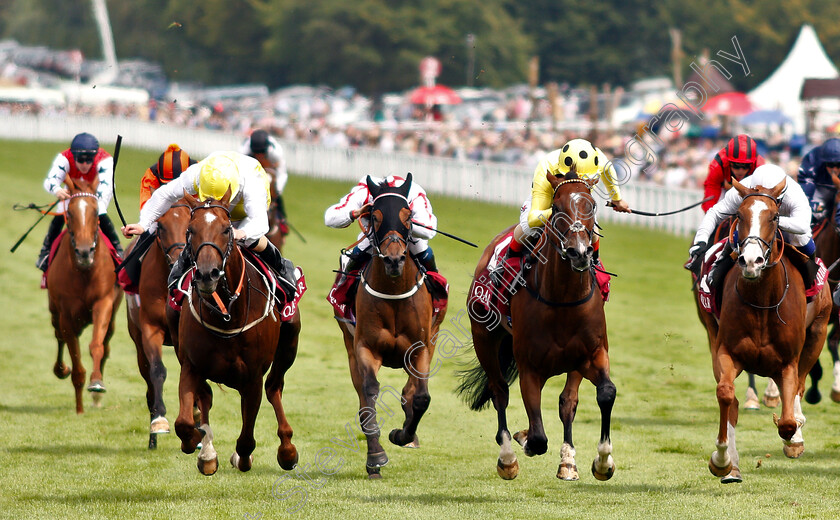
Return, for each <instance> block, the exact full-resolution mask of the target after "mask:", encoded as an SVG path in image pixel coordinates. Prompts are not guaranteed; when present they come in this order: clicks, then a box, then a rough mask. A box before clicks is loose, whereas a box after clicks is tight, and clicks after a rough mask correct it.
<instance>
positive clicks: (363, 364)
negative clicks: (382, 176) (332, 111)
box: [336, 173, 446, 479]
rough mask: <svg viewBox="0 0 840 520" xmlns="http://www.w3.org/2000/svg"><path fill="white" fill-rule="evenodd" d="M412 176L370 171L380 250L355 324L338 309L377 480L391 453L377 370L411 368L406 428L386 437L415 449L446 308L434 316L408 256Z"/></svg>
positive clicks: (364, 280)
mask: <svg viewBox="0 0 840 520" xmlns="http://www.w3.org/2000/svg"><path fill="white" fill-rule="evenodd" d="M411 182H412V176H411V173H409V174H408V175H407V176H406V179H405V182H404V183H403V184H402V185H401V186H399V187H389V186H387V185H384V184H383V185H379V184H376V183H375V182H374V181H373V180H371V178H370V176H368V178H367V185H368V190H369V191H370V195H371V197H372V198H373V203H372V206H371V209H370V222H371V227H370V229H369V230H366V231H367V232H368V238H369V239H370V242H371V245H372V247H373V249H374V255H373V258H372V259H371V261H370V263H369V264H368V265H367V266H366V267H365V268H364V270H363V271H362V273H361V281H360V285H361V287H359V290H358V291H357V292H356V324H355V327H354V326H353V325H351V324H349V323H346V321H342V320H341V319H340V318H341V317H340V316H338V315H336V318H337V320H338V324H339V327H340V328H341V331H342V333H343V335H344V346H345V347H346V349H347V358H348V361H349V364H350V378H351V379H352V381H353V386H354V387H355V389H356V393H357V394H358V396H359V425H360V426H361V430H362V433H364V434H365V437H366V439H367V460H366V462H365V468H366V470H367V473H368V476H369V478H371V479H376V478H381V473H380V471H381V470H380V468H381V467H382V466H384V465H385V464H387V463H388V455H387V454H386V453H385V450H384V448H383V447H382V445H381V444H380V443H379V434H380V429H379V423H378V422H377V411H376V405H377V402H381V406H382V407H385V408H387V405H385V404H384V401H383V400H382V399H381V398H382V397H383V393H384V392H381V391H380V386H379V381H378V380H377V374H378V373H379V369H380V368H381V367H382V366H386V367H389V368H397V369H403V370H405V371H406V373H407V374H408V381H407V382H406V384H405V386H404V387H403V390H402V394H401V395H399V396H395V397H396V398H399V400H400V402H401V403H402V409H403V412H404V413H405V421H404V422H403V426H402V428H395V429H393V430H391V432H390V434H389V435H388V440H390V441H391V442H392V443H393V444H396V445H397V446H403V447H407V448H417V447H419V440H418V438H417V426H418V424H419V423H420V419H421V418H422V417H423V414H424V413H426V410H427V409H428V408H429V403H430V401H431V396H430V395H429V385H428V378H429V377H430V376H431V374H430V371H429V367H430V365H431V361H432V356H433V355H434V351H435V345H434V343H433V342H432V340H431V339H432V338H433V337H435V335H436V334H437V331H438V329H439V327H440V323H441V322H442V321H443V318H444V315H445V314H446V311H445V309H443V310H441V311H440V312H439V313H438V314H437V317H436V318H435V317H433V307H432V297H431V295H430V294H429V291H428V289H427V287H426V285H425V284H424V278H425V274H424V273H423V272H422V271H420V269H419V268H418V267H417V265H416V263H415V262H414V261H413V260H412V259H411V258H409V254H408V241H409V236H410V232H411V225H412V224H411V209H409V201H408V193H409V191H410V190H411ZM386 390H387V389H386ZM393 393H394V394H396V391H395V390H394V391H393ZM387 409H388V411H389V412H390V409H389V408H387Z"/></svg>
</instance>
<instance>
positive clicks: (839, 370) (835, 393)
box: [828, 325, 840, 403]
mask: <svg viewBox="0 0 840 520" xmlns="http://www.w3.org/2000/svg"><path fill="white" fill-rule="evenodd" d="M838 344H840V326H838V325H835V326H834V328H833V329H832V330H831V337H830V338H829V340H828V351H829V352H830V353H831V366H832V374H833V375H834V382H833V383H832V385H831V400H832V401H834V402H835V403H840V354H838Z"/></svg>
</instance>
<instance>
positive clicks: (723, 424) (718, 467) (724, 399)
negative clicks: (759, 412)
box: [709, 347, 738, 477]
mask: <svg viewBox="0 0 840 520" xmlns="http://www.w3.org/2000/svg"><path fill="white" fill-rule="evenodd" d="M717 355H718V356H717V365H716V366H717V373H716V374H715V375H716V376H717V379H718V384H717V400H718V406H719V407H720V422H719V427H718V436H717V440H716V442H715V447H716V450H715V451H714V452H712V456H711V458H710V459H709V470H710V471H711V472H712V474H713V475H715V476H716V477H724V476H726V475H727V474H729V472H730V470H731V469H732V467H733V465H734V463H735V462H737V461H735V460H734V459H733V457H732V455H731V452H730V450H729V442H730V434H733V435H734V431H735V425H733V424H732V422H731V407H732V406H733V405H735V403H737V400H736V398H735V378H736V377H737V376H738V370H737V369H736V368H735V364H734V363H733V361H732V358H731V357H730V356H729V354H728V353H726V352H725V351H724V349H723V348H722V347H718V349H717ZM733 451H735V450H733ZM735 453H736V454H737V451H735Z"/></svg>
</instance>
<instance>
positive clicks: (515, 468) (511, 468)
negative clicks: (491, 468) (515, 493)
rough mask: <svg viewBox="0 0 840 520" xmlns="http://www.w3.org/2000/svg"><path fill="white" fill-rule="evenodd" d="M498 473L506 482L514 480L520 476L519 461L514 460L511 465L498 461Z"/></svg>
mask: <svg viewBox="0 0 840 520" xmlns="http://www.w3.org/2000/svg"><path fill="white" fill-rule="evenodd" d="M496 472H497V473H498V474H499V476H500V477H502V478H503V479H504V480H513V479H515V478H516V476H517V475H519V461H518V460H516V459H513V462H511V463H510V464H505V463H504V462H502V459H499V460H497V461H496Z"/></svg>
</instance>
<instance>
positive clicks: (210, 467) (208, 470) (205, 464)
mask: <svg viewBox="0 0 840 520" xmlns="http://www.w3.org/2000/svg"><path fill="white" fill-rule="evenodd" d="M218 469H219V457H213V459H211V460H201V459H198V471H199V472H200V473H201V474H202V475H205V476H208V477H209V476H210V475H213V474H215V473H216V470H218Z"/></svg>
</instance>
